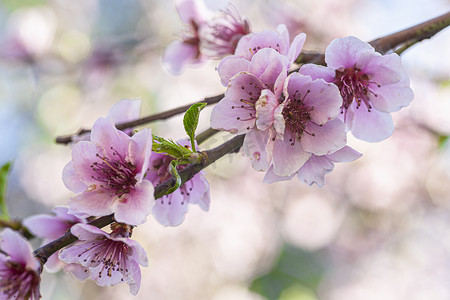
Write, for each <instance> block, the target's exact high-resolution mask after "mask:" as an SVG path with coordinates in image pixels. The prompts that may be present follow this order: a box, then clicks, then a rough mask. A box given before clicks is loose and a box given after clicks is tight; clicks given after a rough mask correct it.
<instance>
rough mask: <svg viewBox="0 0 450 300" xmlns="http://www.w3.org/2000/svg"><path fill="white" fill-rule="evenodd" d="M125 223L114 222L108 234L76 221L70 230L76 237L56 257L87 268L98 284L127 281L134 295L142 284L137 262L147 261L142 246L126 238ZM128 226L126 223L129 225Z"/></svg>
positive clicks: (139, 263)
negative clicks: (116, 223) (113, 226)
mask: <svg viewBox="0 0 450 300" xmlns="http://www.w3.org/2000/svg"><path fill="white" fill-rule="evenodd" d="M125 226H126V225H123V224H120V225H117V226H116V227H115V228H114V229H113V231H112V232H111V234H108V233H106V232H104V231H102V230H100V229H98V228H97V227H94V226H91V225H87V224H80V223H79V224H76V225H74V226H72V228H71V229H70V231H71V232H72V234H73V235H75V236H76V237H77V238H78V239H79V241H77V242H75V243H74V244H72V245H70V246H68V247H66V248H64V249H62V250H61V251H60V253H59V258H60V259H61V260H62V261H64V262H66V263H77V264H81V265H82V266H84V267H86V268H89V270H90V277H91V279H92V280H94V281H95V282H96V283H97V284H98V285H100V286H111V285H115V284H118V283H121V282H124V281H125V282H127V284H128V285H129V287H130V292H131V294H133V295H136V294H137V292H138V291H139V288H140V286H141V270H140V267H139V265H141V266H144V267H146V266H147V265H148V262H147V255H146V254H145V250H144V249H143V248H142V246H141V245H139V244H138V242H136V241H134V240H131V239H129V236H130V235H131V234H130V233H129V232H130V231H129V230H127V229H125V230H124V227H125ZM128 227H129V226H128Z"/></svg>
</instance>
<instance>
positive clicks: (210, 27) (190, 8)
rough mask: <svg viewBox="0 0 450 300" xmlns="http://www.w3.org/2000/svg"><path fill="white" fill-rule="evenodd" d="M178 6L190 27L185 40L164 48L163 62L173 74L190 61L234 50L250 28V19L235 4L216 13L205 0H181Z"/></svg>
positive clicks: (183, 18)
mask: <svg viewBox="0 0 450 300" xmlns="http://www.w3.org/2000/svg"><path fill="white" fill-rule="evenodd" d="M175 6H176V8H177V11H178V15H179V16H180V18H181V20H182V21H183V23H185V24H186V30H185V32H184V35H183V37H182V40H181V41H175V42H172V43H171V44H170V45H169V46H168V47H167V48H166V50H165V52H164V56H163V63H164V65H165V67H166V68H167V70H168V71H169V72H171V73H172V74H175V75H178V74H180V73H181V71H182V69H183V68H184V67H185V66H186V65H197V64H201V63H203V62H204V61H205V60H207V59H210V58H222V57H223V56H225V55H227V54H232V53H233V52H234V50H235V48H236V45H237V42H238V40H239V39H240V38H241V37H242V36H243V35H245V34H247V33H249V32H250V26H249V24H248V21H247V20H246V19H243V18H241V17H240V16H239V14H238V13H237V11H236V9H235V8H234V7H233V6H228V8H226V9H225V10H222V11H221V12H219V13H218V14H217V15H215V16H213V17H212V12H210V11H209V10H208V9H207V8H206V6H205V4H204V3H203V1H201V0H177V1H175Z"/></svg>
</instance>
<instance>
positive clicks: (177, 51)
mask: <svg viewBox="0 0 450 300" xmlns="http://www.w3.org/2000/svg"><path fill="white" fill-rule="evenodd" d="M198 51H199V49H198V45H192V44H188V43H183V42H181V41H174V42H172V43H170V44H169V45H168V46H167V48H166V50H165V51H164V54H163V58H162V62H163V65H164V67H165V68H166V70H167V71H169V72H170V73H171V74H173V75H179V74H180V73H181V71H182V70H183V68H184V67H185V66H186V65H188V64H199V63H201V62H203V60H204V58H203V57H202V56H199V52H198Z"/></svg>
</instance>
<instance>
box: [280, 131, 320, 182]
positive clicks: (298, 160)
mask: <svg viewBox="0 0 450 300" xmlns="http://www.w3.org/2000/svg"><path fill="white" fill-rule="evenodd" d="M273 143H274V144H273V156H272V162H273V172H274V173H275V175H278V176H290V175H292V174H294V173H295V172H297V170H298V169H300V167H301V166H303V164H304V163H305V162H306V161H307V160H308V159H309V157H310V156H311V153H308V152H306V151H304V150H303V148H302V146H301V143H300V142H299V141H296V142H295V144H294V145H291V143H292V142H290V141H288V140H286V138H285V139H284V140H283V141H281V140H278V139H276V140H275V141H274V142H273Z"/></svg>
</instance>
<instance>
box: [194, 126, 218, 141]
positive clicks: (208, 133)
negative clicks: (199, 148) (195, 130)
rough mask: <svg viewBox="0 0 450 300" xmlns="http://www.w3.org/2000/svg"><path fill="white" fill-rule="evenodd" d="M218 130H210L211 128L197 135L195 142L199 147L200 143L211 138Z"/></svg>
mask: <svg viewBox="0 0 450 300" xmlns="http://www.w3.org/2000/svg"><path fill="white" fill-rule="evenodd" d="M219 131H220V130H217V129H212V128H211V127H210V128H208V129H206V130H205V131H203V132H201V133H199V134H198V135H197V136H196V137H195V140H196V141H197V143H198V144H199V145H200V144H201V143H203V142H204V141H206V140H207V139H209V138H210V137H212V136H213V135H215V134H216V133H218V132H219Z"/></svg>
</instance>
